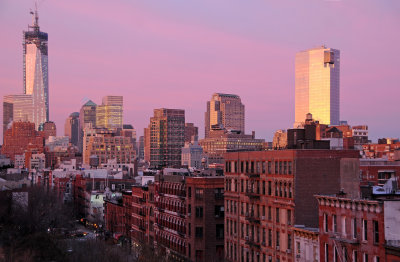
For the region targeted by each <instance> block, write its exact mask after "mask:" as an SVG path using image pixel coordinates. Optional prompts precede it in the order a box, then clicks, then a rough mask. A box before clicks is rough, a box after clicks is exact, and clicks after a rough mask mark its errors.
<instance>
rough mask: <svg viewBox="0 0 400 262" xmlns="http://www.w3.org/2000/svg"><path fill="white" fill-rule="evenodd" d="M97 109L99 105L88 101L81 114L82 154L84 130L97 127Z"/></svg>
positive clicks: (80, 148)
mask: <svg viewBox="0 0 400 262" xmlns="http://www.w3.org/2000/svg"><path fill="white" fill-rule="evenodd" d="M96 107H97V105H96V104H95V103H94V102H93V101H92V100H89V101H87V102H86V103H85V104H84V105H83V106H82V107H81V110H80V112H79V150H80V151H81V152H82V148H83V130H84V128H85V127H89V128H93V127H96Z"/></svg>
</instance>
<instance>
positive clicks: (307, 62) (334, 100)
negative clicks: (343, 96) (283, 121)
mask: <svg viewBox="0 0 400 262" xmlns="http://www.w3.org/2000/svg"><path fill="white" fill-rule="evenodd" d="M295 73H296V76H295V82H296V83H295V90H296V94H295V100H296V102H295V103H296V104H295V124H294V127H295V128H296V127H298V126H299V125H301V124H302V122H304V119H305V116H306V114H307V113H311V114H312V115H313V117H314V119H315V120H318V121H319V123H320V124H327V125H339V118H340V97H339V95H340V51H339V50H336V49H332V48H326V47H325V46H321V47H318V48H313V49H309V50H306V51H302V52H299V53H297V54H296V70H295Z"/></svg>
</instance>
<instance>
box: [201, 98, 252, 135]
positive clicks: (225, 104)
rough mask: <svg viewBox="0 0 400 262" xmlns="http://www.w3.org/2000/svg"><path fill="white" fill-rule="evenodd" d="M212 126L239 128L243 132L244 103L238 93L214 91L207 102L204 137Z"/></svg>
mask: <svg viewBox="0 0 400 262" xmlns="http://www.w3.org/2000/svg"><path fill="white" fill-rule="evenodd" d="M213 128H221V129H231V130H239V131H241V133H242V134H244V131H245V130H244V105H243V104H242V101H241V100H240V97H239V96H238V95H232V94H220V93H215V94H213V95H212V97H211V100H210V101H208V102H207V112H206V113H205V137H206V138H207V137H209V133H210V130H212V129H213Z"/></svg>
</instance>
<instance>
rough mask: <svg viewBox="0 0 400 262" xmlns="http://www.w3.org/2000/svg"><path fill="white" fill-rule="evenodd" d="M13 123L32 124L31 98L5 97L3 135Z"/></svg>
mask: <svg viewBox="0 0 400 262" xmlns="http://www.w3.org/2000/svg"><path fill="white" fill-rule="evenodd" d="M13 121H25V122H26V121H29V122H32V96H31V95H7V96H4V99H3V134H5V133H6V130H7V129H8V128H10V127H11V123H12V122H13Z"/></svg>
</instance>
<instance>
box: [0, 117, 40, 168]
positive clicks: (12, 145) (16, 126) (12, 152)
mask: <svg viewBox="0 0 400 262" xmlns="http://www.w3.org/2000/svg"><path fill="white" fill-rule="evenodd" d="M43 151H44V137H43V133H42V132H40V131H36V129H35V124H34V123H31V122H22V121H18V122H13V123H12V126H11V128H10V129H8V130H6V132H5V133H4V143H3V146H2V148H1V153H2V154H3V155H5V156H7V157H8V158H10V159H11V161H12V162H14V161H15V156H16V155H22V154H24V153H28V154H32V153H43ZM25 164H26V166H29V163H25Z"/></svg>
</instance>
